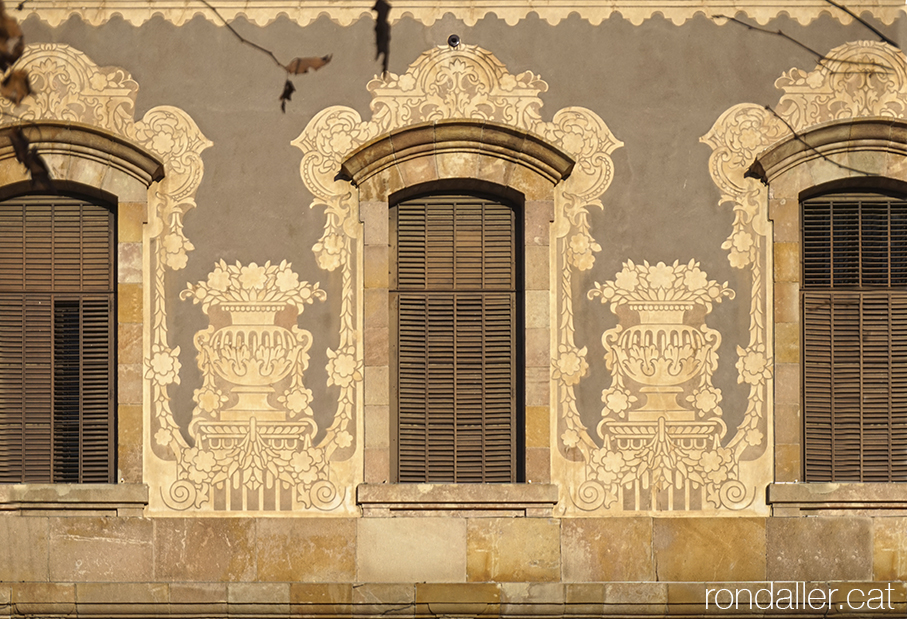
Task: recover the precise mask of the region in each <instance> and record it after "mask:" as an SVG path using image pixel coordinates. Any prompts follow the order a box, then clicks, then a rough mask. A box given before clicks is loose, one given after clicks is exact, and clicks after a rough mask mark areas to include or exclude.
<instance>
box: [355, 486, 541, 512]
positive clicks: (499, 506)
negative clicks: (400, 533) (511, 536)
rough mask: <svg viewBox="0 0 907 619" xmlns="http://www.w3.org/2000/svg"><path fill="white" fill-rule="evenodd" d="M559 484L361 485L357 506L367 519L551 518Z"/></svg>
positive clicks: (357, 490) (357, 492) (358, 490)
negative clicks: (422, 517)
mask: <svg viewBox="0 0 907 619" xmlns="http://www.w3.org/2000/svg"><path fill="white" fill-rule="evenodd" d="M557 500H558V488H557V486H556V485H555V484H360V485H359V487H358V488H357V489H356V502H357V503H358V504H359V506H360V507H362V515H363V516H365V517H379V518H380V517H384V518H390V517H411V516H455V517H464V518H465V517H470V518H477V517H502V518H513V517H536V518H546V517H550V516H551V512H552V509H553V508H554V506H555V505H556V504H557Z"/></svg>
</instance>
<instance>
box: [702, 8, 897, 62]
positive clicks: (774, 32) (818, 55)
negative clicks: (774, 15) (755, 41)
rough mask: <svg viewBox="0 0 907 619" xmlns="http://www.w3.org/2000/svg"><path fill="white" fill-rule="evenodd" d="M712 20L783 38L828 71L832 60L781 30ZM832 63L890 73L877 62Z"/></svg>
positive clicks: (724, 16)
mask: <svg viewBox="0 0 907 619" xmlns="http://www.w3.org/2000/svg"><path fill="white" fill-rule="evenodd" d="M712 19H726V20H728V21H731V22H734V23H735V24H740V25H741V26H743V27H744V28H746V29H747V30H755V31H756V32H764V33H765V34H771V35H774V36H779V37H781V38H783V39H786V40H788V41H790V42H791V43H793V44H794V45H797V46H798V47H800V48H802V49H805V50H806V51H808V52H809V53H810V54H812V55H813V56H815V57H816V59H817V61H818V64H820V65H822V66H824V67H826V68H829V69H830V67H828V65H826V64H825V63H826V62H831V60H832V59H830V58H828V56H826V55H825V54H821V53H819V52H817V51H816V50H814V49H813V48H811V47H809V46H808V45H806V44H805V43H803V42H802V41H798V40H797V39H795V38H794V37H792V36H790V35H789V34H787V33H786V32H784V31H782V30H769V29H768V28H762V27H760V26H754V25H753V24H748V23H746V22H745V21H743V20H742V19H737V18H736V17H730V16H729V15H712ZM834 62H837V63H840V64H853V65H859V66H866V67H875V68H878V69H882V70H884V71H885V72H886V73H890V72H891V71H892V69H891V67H887V66H885V65H883V64H879V63H878V62H872V61H868V60H866V61H864V60H839V59H834ZM835 73H842V71H835Z"/></svg>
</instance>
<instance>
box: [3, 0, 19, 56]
mask: <svg viewBox="0 0 907 619" xmlns="http://www.w3.org/2000/svg"><path fill="white" fill-rule="evenodd" d="M24 51H25V40H24V39H23V38H22V28H20V27H19V22H17V21H16V20H15V19H14V18H12V17H10V16H9V15H8V14H7V13H6V6H5V5H4V4H3V2H2V0H0V71H6V70H7V69H8V68H9V67H11V66H12V65H13V64H14V63H15V62H16V61H17V60H19V58H21V57H22V53H23V52H24Z"/></svg>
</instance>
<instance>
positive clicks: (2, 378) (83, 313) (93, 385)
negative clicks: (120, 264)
mask: <svg viewBox="0 0 907 619" xmlns="http://www.w3.org/2000/svg"><path fill="white" fill-rule="evenodd" d="M115 229H116V228H115V219H114V215H113V212H112V210H111V209H110V208H108V207H105V206H102V205H98V204H93V203H90V202H86V201H83V200H77V199H74V198H65V197H60V196H52V197H51V196H29V197H25V198H18V199H15V200H9V201H6V202H0V482H2V483H39V482H45V483H46V482H72V483H77V482H98V483H110V482H112V481H114V476H113V470H114V469H113V466H114V440H113V427H114V426H113V421H114V414H113V411H114V406H115V400H114V372H115V363H114V341H115V338H114V328H115V323H114V316H115V298H114V290H115V273H114V264H115V263H114V248H115V246H116V243H115V239H114V231H115Z"/></svg>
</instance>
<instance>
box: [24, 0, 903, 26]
mask: <svg viewBox="0 0 907 619" xmlns="http://www.w3.org/2000/svg"><path fill="white" fill-rule="evenodd" d="M373 5H374V2H373V1H372V0H346V1H339V2H336V1H334V2H332V1H330V0H320V1H319V0H265V1H258V0H256V2H254V3H250V2H247V1H245V0H242V1H238V0H225V1H223V2H218V3H217V5H216V6H217V8H218V11H219V12H220V13H221V14H222V15H223V16H224V17H225V18H226V19H228V20H232V19H236V18H237V17H244V18H246V19H248V20H250V21H252V22H253V23H255V24H258V25H260V26H265V25H267V24H270V23H271V22H273V21H274V20H275V19H277V17H278V16H287V17H289V19H291V20H293V21H295V22H296V23H298V24H300V25H302V26H306V25H308V24H310V23H312V22H313V21H315V20H316V19H318V18H319V17H321V16H322V15H328V16H329V17H330V19H331V20H332V21H333V22H335V23H337V24H340V25H343V26H348V25H350V24H352V23H353V22H356V21H358V20H360V19H374V12H373V11H372V10H371V9H372V6H373ZM847 6H848V8H850V9H851V10H852V11H854V12H856V13H857V14H862V13H864V12H869V13H871V14H872V15H873V17H874V18H875V19H877V20H879V21H881V22H883V23H885V24H891V23H892V22H893V21H894V19H895V18H896V17H897V16H898V15H901V14H902V12H903V10H904V4H903V3H902V2H898V0H881V1H878V2H873V1H871V0H862V1H860V2H851V3H848V5H847ZM738 12H743V13H744V14H746V15H747V16H749V17H750V18H752V19H755V20H757V21H758V22H759V23H761V24H764V23H766V22H768V20H770V19H772V18H773V17H776V16H777V15H778V14H780V13H784V14H786V15H789V16H790V17H792V18H793V19H795V20H797V21H798V22H800V23H801V24H808V23H810V22H811V21H813V20H814V19H816V18H818V17H819V16H821V15H823V14H825V15H831V16H832V17H834V18H835V19H837V20H839V21H840V22H841V23H844V24H849V23H850V22H851V21H852V19H851V18H850V17H849V16H848V15H846V14H844V13H843V12H842V11H839V10H837V9H834V8H833V7H830V6H828V5H825V4H822V3H820V2H811V1H810V0H786V1H784V2H781V1H779V0H762V1H760V0H743V1H741V0H710V1H708V2H699V1H697V0H678V1H676V2H640V1H638V0H636V1H634V0H615V1H607V0H585V1H583V0H535V1H533V2H528V1H527V2H522V3H513V2H511V3H502V2H501V1H500V0H468V1H467V0H446V1H445V2H443V3H439V2H427V1H426V0H396V1H395V2H394V3H393V9H392V10H391V13H390V17H389V19H390V21H391V22H392V23H395V22H396V21H398V20H399V19H401V18H402V17H403V16H407V17H410V18H412V19H414V20H416V21H417V22H420V23H422V24H424V25H426V26H431V25H432V24H434V23H435V22H436V21H437V20H439V19H441V18H442V17H443V16H444V15H445V14H446V13H453V14H454V15H455V16H456V17H457V19H461V20H463V22H464V23H465V24H466V25H467V26H470V27H472V26H474V25H475V24H476V22H478V21H479V20H480V19H482V18H484V17H487V16H489V15H493V16H496V17H497V18H499V19H503V20H504V21H505V22H506V23H507V24H508V25H510V26H514V25H516V24H517V23H519V22H520V20H522V19H525V18H526V17H528V16H529V14H530V13H535V14H537V15H538V16H539V17H540V18H541V19H543V20H545V21H546V22H548V23H549V24H551V25H555V24H558V23H559V22H561V21H562V20H564V19H567V17H569V16H570V15H571V14H577V15H579V16H580V17H581V18H582V19H584V20H586V21H588V22H589V23H591V24H592V25H595V26H597V25H599V24H600V23H602V21H604V20H606V19H609V18H611V17H615V16H616V15H620V16H621V17H622V18H623V19H627V20H629V21H630V22H631V23H632V24H634V25H637V26H638V25H639V24H641V23H642V22H643V21H644V20H646V19H649V18H650V17H652V16H653V15H656V14H657V15H663V16H664V17H665V18H667V19H670V20H671V21H672V22H673V23H674V24H675V25H680V24H682V23H684V22H685V21H687V20H688V19H691V18H693V17H695V16H697V15H705V16H706V17H711V16H712V15H718V14H724V15H736V14H737V13H738ZM29 13H36V14H37V15H39V16H40V17H41V18H42V19H44V20H45V21H47V22H48V23H50V24H51V25H52V26H57V25H59V24H61V23H62V22H64V21H66V19H67V18H68V17H69V16H70V15H72V14H73V13H75V14H78V15H81V16H82V19H84V20H85V21H87V22H88V23H90V24H92V25H100V24H102V23H104V22H106V21H107V20H109V19H110V18H111V17H113V16H114V15H120V16H122V17H123V18H124V19H125V20H126V21H128V22H129V23H131V24H133V25H136V26H137V25H139V24H142V23H144V22H146V21H148V20H149V19H151V18H152V17H154V16H157V15H161V16H163V17H164V19H166V20H167V21H169V22H171V23H174V24H176V25H178V26H180V25H183V24H185V23H186V22H188V21H189V20H190V19H192V18H193V17H195V16H196V15H200V16H202V17H204V18H206V19H209V20H211V21H215V20H216V17H215V16H214V15H213V14H212V13H211V11H208V10H206V9H205V8H204V7H203V6H201V5H196V4H195V3H192V2H188V3H187V2H185V1H183V0H153V2H152V0H145V1H143V2H136V1H135V0H104V1H100V0H94V1H91V2H81V1H78V0H30V1H29V2H28V3H26V5H25V14H26V15H28V14H29Z"/></svg>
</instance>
